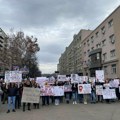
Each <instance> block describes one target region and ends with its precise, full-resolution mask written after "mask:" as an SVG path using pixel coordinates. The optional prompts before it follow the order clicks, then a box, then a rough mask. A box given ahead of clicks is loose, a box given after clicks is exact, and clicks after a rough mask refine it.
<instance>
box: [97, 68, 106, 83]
mask: <svg viewBox="0 0 120 120" xmlns="http://www.w3.org/2000/svg"><path fill="white" fill-rule="evenodd" d="M95 73H96V81H97V82H104V79H105V78H104V70H96V71H95Z"/></svg>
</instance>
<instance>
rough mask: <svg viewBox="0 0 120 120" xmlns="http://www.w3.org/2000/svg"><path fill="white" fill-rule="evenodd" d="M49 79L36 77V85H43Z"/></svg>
mask: <svg viewBox="0 0 120 120" xmlns="http://www.w3.org/2000/svg"><path fill="white" fill-rule="evenodd" d="M48 80H49V79H48V78H47V77H37V78H36V83H38V84H39V85H41V84H42V85H44V84H45V83H46V82H47V81H48Z"/></svg>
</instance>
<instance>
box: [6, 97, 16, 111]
mask: <svg viewBox="0 0 120 120" xmlns="http://www.w3.org/2000/svg"><path fill="white" fill-rule="evenodd" d="M15 99H16V97H15V96H8V110H10V106H11V104H12V110H13V109H15Z"/></svg>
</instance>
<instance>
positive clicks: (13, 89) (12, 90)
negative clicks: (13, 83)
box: [7, 87, 18, 96]
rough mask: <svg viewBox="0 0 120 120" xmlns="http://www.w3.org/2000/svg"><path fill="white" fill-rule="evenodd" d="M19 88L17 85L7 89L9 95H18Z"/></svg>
mask: <svg viewBox="0 0 120 120" xmlns="http://www.w3.org/2000/svg"><path fill="white" fill-rule="evenodd" d="M17 91H18V88H17V87H9V88H8V89H7V93H8V96H16V95H17Z"/></svg>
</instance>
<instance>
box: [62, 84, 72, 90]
mask: <svg viewBox="0 0 120 120" xmlns="http://www.w3.org/2000/svg"><path fill="white" fill-rule="evenodd" d="M64 92H72V85H64Z"/></svg>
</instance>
